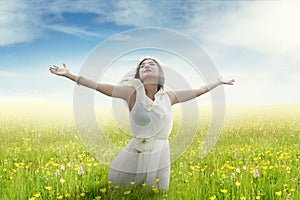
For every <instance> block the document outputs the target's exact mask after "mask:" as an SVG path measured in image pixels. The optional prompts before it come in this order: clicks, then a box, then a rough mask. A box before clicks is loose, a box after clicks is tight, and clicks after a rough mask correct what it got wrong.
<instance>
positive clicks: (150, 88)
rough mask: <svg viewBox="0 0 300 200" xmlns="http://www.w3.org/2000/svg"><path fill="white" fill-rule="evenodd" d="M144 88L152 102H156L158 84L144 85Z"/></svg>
mask: <svg viewBox="0 0 300 200" xmlns="http://www.w3.org/2000/svg"><path fill="white" fill-rule="evenodd" d="M144 88H145V93H146V95H147V96H148V97H149V98H151V99H152V100H154V96H155V94H156V92H157V89H158V86H157V83H146V84H145V83H144Z"/></svg>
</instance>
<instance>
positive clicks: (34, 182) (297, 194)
mask: <svg viewBox="0 0 300 200" xmlns="http://www.w3.org/2000/svg"><path fill="white" fill-rule="evenodd" d="M0 109H1V112H0V141H1V143H0V145H1V146H0V199H13V200H16V199H31V200H33V199H176V200H177V199H183V200H187V199H191V200H194V199H200V200H202V199H210V200H213V199H238V200H240V199H245V200H246V199H270V200H273V199H300V162H299V160H300V105H278V106H275V105H274V106H243V107H237V106H236V107H228V108H227V109H226V117H225V123H224V126H223V129H222V133H221V136H220V138H219V140H218V143H217V145H216V146H215V147H214V148H213V150H212V151H211V152H210V153H209V154H208V156H206V157H205V158H203V159H200V158H199V157H198V152H199V149H200V147H201V146H200V145H201V144H202V142H203V135H204V134H205V133H206V131H207V129H208V125H209V121H210V112H209V111H210V109H209V108H204V107H203V108H202V107H201V108H200V112H201V113H200V115H201V118H200V119H201V121H200V124H199V128H198V132H197V135H196V137H195V139H194V143H193V144H192V145H191V147H190V148H189V149H188V150H187V151H186V152H184V154H183V155H182V157H181V158H179V159H178V160H176V161H175V162H172V165H171V180H170V188H169V190H168V191H167V192H162V191H159V190H157V189H155V188H153V190H150V191H147V190H146V188H147V186H146V187H143V186H135V184H134V183H132V186H131V187H127V188H123V187H118V186H115V185H113V184H111V183H107V173H108V167H107V166H104V165H103V164H102V163H100V162H99V161H97V160H96V159H95V158H94V157H93V156H92V155H90V154H89V152H88V150H87V149H85V147H84V146H83V144H82V143H81V141H80V139H79V137H78V135H77V129H76V126H75V122H74V119H73V115H72V107H71V106H70V105H63V104H59V105H57V104H53V103H41V102H36V103H30V102H23V103H22V104H20V103H3V102H2V103H1V104H0ZM101 112H102V113H101V114H100V112H97V115H99V118H98V119H99V121H101V120H104V119H105V120H106V126H105V131H106V133H107V135H108V137H110V138H111V139H112V140H114V142H115V143H116V144H117V145H119V146H120V147H123V146H124V145H125V144H126V142H127V141H128V140H129V139H130V138H129V137H128V135H125V134H124V133H122V131H120V129H119V128H118V126H116V124H114V123H113V122H110V121H109V119H110V117H107V116H110V115H111V114H109V111H103V110H101ZM103 112H104V113H105V112H107V114H104V113H103ZM176 113H177V112H175V113H174V130H175V129H176V126H178V123H179V119H180V117H178V116H176ZM103 117H104V118H103ZM102 118H103V119H102ZM78 167H82V169H83V171H84V173H83V174H78ZM254 172H256V173H258V174H254Z"/></svg>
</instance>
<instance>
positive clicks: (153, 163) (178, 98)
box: [49, 57, 234, 189]
mask: <svg viewBox="0 0 300 200" xmlns="http://www.w3.org/2000/svg"><path fill="white" fill-rule="evenodd" d="M63 66H64V67H63V68H59V67H57V66H52V67H50V69H49V70H50V72H51V73H53V74H56V75H59V76H63V77H66V78H69V79H71V80H72V81H75V82H76V83H78V84H80V85H83V86H86V87H89V88H92V89H96V90H97V91H99V92H101V93H103V94H105V95H108V96H110V97H116V98H121V99H123V100H125V101H126V102H127V104H128V108H129V112H130V125H131V131H132V134H133V138H132V140H130V141H129V143H128V144H127V145H126V147H125V148H124V149H123V150H122V151H121V152H120V153H119V154H118V155H117V156H116V158H115V159H114V160H113V162H112V163H111V165H110V169H109V173H108V180H109V181H111V182H112V183H113V184H115V185H129V184H130V183H132V182H134V184H135V185H141V184H146V185H148V186H150V187H151V186H155V187H158V188H160V189H168V186H169V180H170V148H169V142H168V136H169V134H170V133H171V129H172V110H171V106H172V105H174V104H176V103H181V102H185V101H188V100H191V99H193V98H195V97H198V96H200V95H202V94H204V93H206V92H208V91H210V90H212V89H213V88H215V87H217V86H218V85H221V84H230V85H233V82H234V80H233V79H232V80H221V79H219V80H218V81H216V82H215V83H212V84H208V85H206V86H203V87H200V88H198V89H194V90H184V91H165V90H164V82H165V77H164V72H163V69H162V67H161V62H160V61H159V60H158V59H156V58H154V57H144V58H142V59H140V60H139V61H138V64H137V68H136V73H135V76H134V79H131V80H127V81H126V82H124V84H122V85H110V84H105V83H96V82H94V81H92V80H89V79H86V78H84V77H81V76H76V75H74V74H72V73H70V72H69V70H68V68H67V66H66V65H65V64H63Z"/></svg>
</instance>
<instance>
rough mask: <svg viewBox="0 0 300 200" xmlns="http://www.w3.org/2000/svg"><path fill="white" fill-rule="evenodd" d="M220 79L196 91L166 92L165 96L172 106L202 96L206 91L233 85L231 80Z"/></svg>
mask: <svg viewBox="0 0 300 200" xmlns="http://www.w3.org/2000/svg"><path fill="white" fill-rule="evenodd" d="M221 78H222V77H220V78H219V79H218V80H217V81H216V82H214V83H211V84H208V85H205V86H202V87H200V88H198V89H192V90H182V91H168V92H167V94H168V96H169V98H170V101H171V105H174V104H176V103H181V102H185V101H188V100H191V99H193V98H196V97H199V96H200V95H202V94H205V93H207V92H208V91H210V90H212V89H214V88H215V87H217V86H219V85H222V84H227V85H233V83H234V79H231V80H222V79H221Z"/></svg>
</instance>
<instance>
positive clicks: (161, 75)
mask: <svg viewBox="0 0 300 200" xmlns="http://www.w3.org/2000/svg"><path fill="white" fill-rule="evenodd" d="M145 60H152V61H154V62H155V63H156V64H157V66H158V70H159V77H158V84H157V91H159V90H160V89H161V88H162V89H164V83H165V74H164V71H163V69H162V67H161V66H160V64H159V63H158V62H157V61H156V60H154V59H152V58H145V59H143V60H142V61H141V62H140V63H139V65H138V67H137V68H136V72H135V75H134V78H137V79H140V68H141V64H142V63H143V62H144V61H145Z"/></svg>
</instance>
